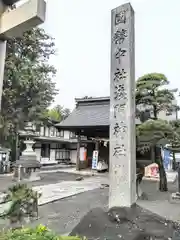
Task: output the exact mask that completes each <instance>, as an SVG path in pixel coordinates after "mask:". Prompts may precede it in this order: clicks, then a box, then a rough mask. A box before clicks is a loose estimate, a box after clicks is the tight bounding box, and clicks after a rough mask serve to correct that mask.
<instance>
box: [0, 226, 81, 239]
mask: <svg viewBox="0 0 180 240" xmlns="http://www.w3.org/2000/svg"><path fill="white" fill-rule="evenodd" d="M0 240H82V238H80V237H72V236H70V237H68V236H58V235H57V234H55V233H53V232H52V231H50V230H49V229H48V228H47V227H45V226H43V225H39V226H37V227H36V228H21V229H16V230H8V231H2V232H0Z"/></svg>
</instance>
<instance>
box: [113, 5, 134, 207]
mask: <svg viewBox="0 0 180 240" xmlns="http://www.w3.org/2000/svg"><path fill="white" fill-rule="evenodd" d="M111 21H112V23H111V24H112V29H111V31H112V32H111V37H112V38H111V83H110V171H109V172H110V174H109V175H110V192H109V208H112V207H130V206H131V205H133V204H134V203H135V201H136V133H135V56H134V11H133V9H132V7H131V5H130V4H129V3H127V4H124V5H121V6H120V7H118V8H116V9H113V10H112V15H111Z"/></svg>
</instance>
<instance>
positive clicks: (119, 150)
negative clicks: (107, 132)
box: [113, 144, 126, 157]
mask: <svg viewBox="0 0 180 240" xmlns="http://www.w3.org/2000/svg"><path fill="white" fill-rule="evenodd" d="M113 156H115V157H119V156H126V148H125V146H124V144H120V145H117V146H116V147H114V153H113Z"/></svg>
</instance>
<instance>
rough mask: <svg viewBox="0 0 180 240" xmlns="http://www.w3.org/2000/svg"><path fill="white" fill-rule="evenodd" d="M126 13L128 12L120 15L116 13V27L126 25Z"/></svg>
mask: <svg viewBox="0 0 180 240" xmlns="http://www.w3.org/2000/svg"><path fill="white" fill-rule="evenodd" d="M126 12H127V10H122V11H120V12H119V13H116V15H115V25H118V24H120V23H124V24H125V23H126Z"/></svg>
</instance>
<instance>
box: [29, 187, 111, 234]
mask: <svg viewBox="0 0 180 240" xmlns="http://www.w3.org/2000/svg"><path fill="white" fill-rule="evenodd" d="M107 205H108V189H95V190H92V191H88V192H85V193H82V194H78V195H76V196H73V197H69V198H66V199H63V200H60V201H57V202H54V203H49V204H47V205H44V206H42V207H40V208H39V216H40V218H39V219H38V220H37V221H35V222H34V223H33V224H32V226H35V225H37V224H39V223H41V224H45V225H47V226H48V227H49V228H50V229H52V230H53V231H55V232H57V233H60V234H67V233H70V232H71V231H72V229H73V228H74V227H75V226H76V225H77V224H78V223H79V222H80V220H81V218H82V217H84V216H85V215H86V214H87V213H88V212H89V211H90V210H91V209H93V208H96V207H101V208H103V209H105V210H107Z"/></svg>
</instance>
